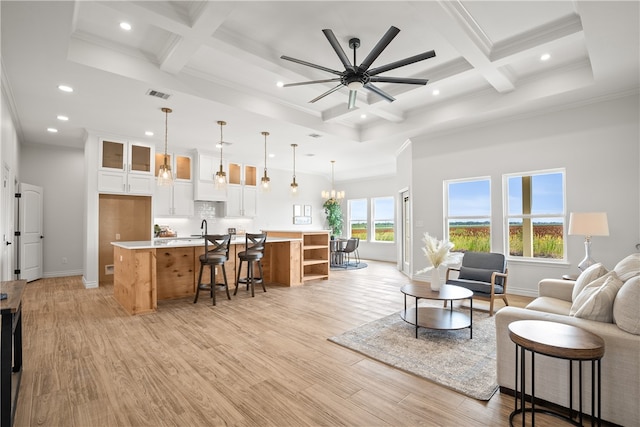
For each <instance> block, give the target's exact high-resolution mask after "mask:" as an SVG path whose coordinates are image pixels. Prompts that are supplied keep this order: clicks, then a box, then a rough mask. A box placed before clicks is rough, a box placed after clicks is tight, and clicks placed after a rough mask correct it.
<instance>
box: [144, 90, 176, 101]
mask: <svg viewBox="0 0 640 427" xmlns="http://www.w3.org/2000/svg"><path fill="white" fill-rule="evenodd" d="M147 95H149V96H155V97H157V98H162V99H169V97H170V96H171V95H169V94H168V93H162V92H159V91H157V90H153V89H149V90H148V91H147Z"/></svg>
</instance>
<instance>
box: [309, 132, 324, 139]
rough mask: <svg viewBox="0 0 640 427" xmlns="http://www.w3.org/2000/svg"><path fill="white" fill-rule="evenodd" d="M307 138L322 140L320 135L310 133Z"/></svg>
mask: <svg viewBox="0 0 640 427" xmlns="http://www.w3.org/2000/svg"><path fill="white" fill-rule="evenodd" d="M309 136H310V137H311V138H322V135H320V134H319V133H310V134H309Z"/></svg>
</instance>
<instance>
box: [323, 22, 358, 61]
mask: <svg viewBox="0 0 640 427" xmlns="http://www.w3.org/2000/svg"><path fill="white" fill-rule="evenodd" d="M322 32H323V33H324V35H325V37H326V38H327V40H329V44H330V45H331V47H332V48H333V50H335V51H336V54H337V55H338V58H340V61H341V62H342V65H344V69H345V70H353V69H354V68H355V64H354V65H351V62H349V58H348V57H347V54H346V53H344V50H343V49H342V46H340V43H338V39H337V38H336V36H335V34H333V31H331V30H322Z"/></svg>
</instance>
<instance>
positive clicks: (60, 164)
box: [20, 145, 85, 277]
mask: <svg viewBox="0 0 640 427" xmlns="http://www.w3.org/2000/svg"><path fill="white" fill-rule="evenodd" d="M20 182H24V183H27V184H32V185H37V186H39V187H42V188H43V194H44V198H43V205H44V221H43V222H44V223H43V227H44V230H43V232H44V244H43V276H44V277H60V276H72V275H79V274H82V272H83V266H82V264H83V251H82V238H83V234H84V233H83V229H82V223H83V215H84V205H85V203H84V153H83V152H82V150H79V149H73V148H63V147H52V146H48V145H22V152H21V158H20ZM63 258H66V260H67V262H66V263H63Z"/></svg>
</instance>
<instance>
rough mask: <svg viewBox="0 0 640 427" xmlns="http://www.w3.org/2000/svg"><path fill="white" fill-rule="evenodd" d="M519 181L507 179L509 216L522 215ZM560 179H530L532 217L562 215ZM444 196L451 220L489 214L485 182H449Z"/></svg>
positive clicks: (487, 183) (542, 176)
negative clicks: (447, 202) (445, 196)
mask: <svg viewBox="0 0 640 427" xmlns="http://www.w3.org/2000/svg"><path fill="white" fill-rule="evenodd" d="M521 178H522V176H513V177H510V178H509V215H522V184H521ZM562 178H563V175H562V173H559V172H558V173H545V174H538V175H533V176H532V191H533V205H532V212H531V213H532V214H534V215H545V214H559V215H562V214H563V212H564V196H563V185H562ZM448 196H449V216H451V217H461V216H464V217H473V216H477V217H487V216H490V215H491V200H490V197H491V192H490V181H489V180H475V181H463V182H454V183H450V184H449V194H448ZM540 221H542V219H540ZM550 221H553V220H550Z"/></svg>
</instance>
